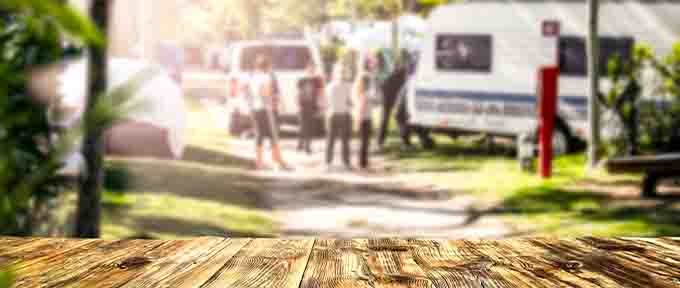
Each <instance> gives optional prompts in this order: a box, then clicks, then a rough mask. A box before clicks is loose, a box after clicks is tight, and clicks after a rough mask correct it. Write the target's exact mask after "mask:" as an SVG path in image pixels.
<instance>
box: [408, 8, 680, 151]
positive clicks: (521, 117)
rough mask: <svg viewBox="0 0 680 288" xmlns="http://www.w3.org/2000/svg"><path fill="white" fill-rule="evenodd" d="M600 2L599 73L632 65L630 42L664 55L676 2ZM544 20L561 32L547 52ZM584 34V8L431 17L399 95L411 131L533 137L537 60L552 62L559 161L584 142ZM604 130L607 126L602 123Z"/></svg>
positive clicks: (673, 33) (678, 19)
mask: <svg viewBox="0 0 680 288" xmlns="http://www.w3.org/2000/svg"><path fill="white" fill-rule="evenodd" d="M601 2H602V3H601V9H600V10H601V11H600V31H601V35H600V37H601V56H602V57H601V60H600V63H602V64H601V67H603V69H604V71H605V72H604V73H603V74H606V63H607V62H606V61H607V59H608V58H609V57H610V56H612V55H614V54H618V55H620V56H622V57H630V52H631V49H632V47H633V46H634V45H635V44H636V43H646V44H649V45H651V46H652V47H653V49H654V50H655V52H656V53H657V54H659V55H665V54H667V53H668V52H669V51H670V50H671V48H672V44H673V42H675V41H679V40H680V16H679V15H680V1H646V2H637V1H626V0H623V1H601ZM546 20H557V21H559V22H560V23H561V36H560V37H559V39H558V44H557V45H555V46H556V47H555V46H553V47H554V48H553V49H556V50H557V51H554V52H553V51H546V46H547V45H545V43H546V42H545V38H543V37H542V33H541V32H542V30H541V27H542V23H543V22H544V21H546ZM587 28H588V27H587V5H586V2H585V1H500V0H499V1H470V2H469V3H464V4H452V5H448V6H442V7H440V8H438V9H436V10H435V11H433V13H432V14H431V16H430V18H429V19H428V32H427V33H426V37H425V40H424V41H425V43H423V49H422V52H421V55H420V62H419V64H418V71H417V72H416V75H415V78H414V84H413V85H411V86H410V87H409V89H410V90H409V92H408V96H407V101H408V107H409V111H410V114H411V119H410V121H411V124H412V125H414V126H418V127H425V128H429V129H432V131H442V132H446V133H458V132H474V133H477V132H482V133H488V134H491V135H503V136H513V137H514V136H516V135H519V134H520V133H524V132H533V131H534V129H536V126H537V120H536V119H537V118H536V115H537V111H536V102H537V101H536V100H537V98H536V85H537V83H536V82H537V81H536V79H537V70H538V68H539V67H540V65H541V64H542V61H543V59H544V58H542V55H545V53H555V54H557V53H559V57H558V60H559V66H560V70H561V75H560V79H559V92H558V93H559V104H558V105H559V112H558V117H559V118H558V119H557V131H556V133H555V138H554V142H555V143H554V147H555V150H556V152H557V153H564V152H566V151H567V150H569V148H570V147H569V146H570V144H572V143H574V142H573V141H571V140H573V139H579V138H580V139H584V138H585V137H586V136H587V135H588V133H587V132H588V131H587V129H588V128H587V127H588V125H587V115H588V114H587V96H586V95H587V88H588V84H587V78H586V76H587V72H586V67H587V66H586V52H585V51H586V50H585V47H586V45H585V44H586V41H585V39H586V33H587V31H588V29H587ZM607 86H608V83H607V80H606V79H605V78H604V77H603V78H602V88H603V89H606V87H607ZM603 122H605V123H603V124H605V126H606V124H608V123H609V121H607V120H606V116H605V120H603ZM605 130H606V129H605ZM609 131H610V132H611V129H610V130H609ZM604 132H605V133H604V134H605V136H606V134H607V131H604Z"/></svg>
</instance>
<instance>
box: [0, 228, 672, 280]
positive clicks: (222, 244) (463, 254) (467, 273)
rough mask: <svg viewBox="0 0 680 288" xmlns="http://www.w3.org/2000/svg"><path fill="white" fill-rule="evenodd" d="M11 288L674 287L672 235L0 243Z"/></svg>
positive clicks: (0, 261)
mask: <svg viewBox="0 0 680 288" xmlns="http://www.w3.org/2000/svg"><path fill="white" fill-rule="evenodd" d="M0 267H4V268H7V267H11V269H13V271H14V272H15V274H16V275H17V282H16V287H551V288H552V287H680V239H671V238H665V239H599V238H579V239H548V238H531V239H514V240H500V241H446V240H399V239H375V240H368V239H356V240H330V239H225V238H197V239H193V240H176V241H162V240H124V241H104V240H66V239H44V238H43V239H41V238H28V239H26V238H0Z"/></svg>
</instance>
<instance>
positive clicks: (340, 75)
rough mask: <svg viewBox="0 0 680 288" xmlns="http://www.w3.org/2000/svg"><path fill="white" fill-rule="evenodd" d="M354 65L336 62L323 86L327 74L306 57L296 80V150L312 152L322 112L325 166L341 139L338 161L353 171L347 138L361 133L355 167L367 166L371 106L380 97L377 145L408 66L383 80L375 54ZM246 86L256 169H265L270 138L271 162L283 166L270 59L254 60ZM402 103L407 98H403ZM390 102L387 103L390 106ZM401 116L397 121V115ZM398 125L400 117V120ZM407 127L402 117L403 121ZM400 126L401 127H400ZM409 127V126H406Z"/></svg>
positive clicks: (276, 95)
mask: <svg viewBox="0 0 680 288" xmlns="http://www.w3.org/2000/svg"><path fill="white" fill-rule="evenodd" d="M362 62H363V63H360V65H359V66H358V67H359V69H358V71H357V72H356V73H354V71H353V69H351V68H350V67H346V65H343V64H342V63H338V64H336V65H335V67H334V69H333V73H332V74H333V75H332V76H331V81H330V82H329V83H328V85H327V86H326V84H325V83H326V81H325V79H324V78H325V77H324V76H323V75H322V74H320V73H318V71H317V67H316V65H315V64H314V63H313V62H311V61H310V63H308V65H307V68H306V75H305V77H303V78H302V79H300V80H299V81H298V83H297V86H298V99H297V100H298V105H299V108H300V109H299V111H300V115H299V119H300V133H299V141H298V151H305V152H307V153H310V154H311V152H312V141H313V137H314V135H315V133H316V131H315V130H316V128H317V127H318V125H317V124H316V121H317V120H318V119H319V116H320V115H323V118H325V119H326V121H327V127H328V130H327V133H326V134H327V139H326V151H325V152H326V155H325V156H326V159H325V160H326V164H327V167H328V169H331V167H332V164H333V160H334V156H335V145H336V143H337V142H340V145H341V155H342V164H344V167H345V168H346V169H347V170H352V169H353V166H352V161H351V157H350V152H351V149H350V139H351V137H352V134H353V131H355V129H354V128H356V129H357V130H358V132H359V136H360V137H359V138H360V142H361V144H360V149H359V151H358V152H359V153H358V164H359V169H361V170H367V169H369V166H370V165H369V149H370V147H371V138H372V134H373V131H372V130H373V123H372V115H373V106H374V105H375V102H376V99H378V98H382V99H380V100H382V101H381V102H382V104H383V105H384V106H385V107H384V109H383V110H384V111H385V113H386V114H385V113H383V121H382V122H383V123H382V125H381V126H380V128H381V132H380V133H379V137H378V143H379V144H380V145H383V144H384V141H385V137H386V131H387V122H389V117H390V116H389V115H390V113H391V110H392V107H393V106H394V105H395V104H396V102H398V101H397V98H398V97H397V95H398V94H399V91H400V90H401V88H402V87H403V85H404V82H405V81H406V68H403V67H399V68H397V69H395V70H394V72H393V73H390V74H389V75H388V76H387V77H385V78H384V79H380V76H379V73H378V72H379V68H380V67H379V66H380V65H382V64H381V63H380V60H379V58H378V57H367V58H366V60H365V61H362ZM248 82H249V84H248V85H246V86H245V87H244V89H245V90H244V91H243V92H246V93H245V95H247V97H248V98H249V102H250V105H251V108H252V117H253V122H254V123H255V129H256V141H255V147H256V148H255V150H256V169H262V168H264V162H263V153H264V151H263V144H264V141H265V140H267V139H269V140H270V142H271V153H272V160H273V161H274V162H276V164H278V166H279V168H281V169H284V170H287V169H290V166H288V164H287V163H286V161H285V160H284V159H283V156H282V154H281V149H280V146H279V139H278V124H277V123H276V122H277V121H276V120H277V108H276V107H277V106H278V101H279V97H280V96H279V93H278V84H277V81H276V76H275V75H274V73H273V72H272V70H271V64H270V60H269V59H267V58H266V57H265V56H264V55H259V56H257V57H256V59H255V71H254V73H253V74H252V76H251V78H250V81H248ZM401 102H405V101H401ZM388 106H389V107H388ZM403 106H404V108H403V109H399V110H400V111H399V113H398V115H397V116H398V117H397V118H403V117H399V116H402V115H399V114H404V113H405V105H403ZM398 120H401V119H398ZM398 122H400V124H402V123H401V122H402V121H398ZM400 126H406V125H405V121H404V125H400ZM403 129H404V128H402V130H403ZM406 129H408V128H406Z"/></svg>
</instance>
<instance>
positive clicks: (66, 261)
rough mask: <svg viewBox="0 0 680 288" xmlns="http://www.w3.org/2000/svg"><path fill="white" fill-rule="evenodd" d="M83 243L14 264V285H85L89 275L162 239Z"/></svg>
mask: <svg viewBox="0 0 680 288" xmlns="http://www.w3.org/2000/svg"><path fill="white" fill-rule="evenodd" d="M82 243H83V245H78V246H77V247H75V248H72V249H68V250H66V251H63V252H59V253H50V254H49V255H46V256H43V257H40V258H36V259H29V260H27V261H22V262H21V263H19V264H18V265H16V266H15V271H16V274H17V275H18V278H17V281H16V286H17V287H74V286H75V287H88V286H86V285H84V284H83V283H90V280H89V278H91V277H97V276H96V273H101V272H104V271H107V270H111V269H117V268H118V267H117V266H116V264H117V263H119V262H121V261H123V260H125V259H126V258H129V257H132V256H135V255H140V254H143V253H146V252H147V251H150V250H153V249H155V248H157V247H159V246H161V245H162V244H163V243H164V242H163V241H144V240H126V241H102V240H85V241H82Z"/></svg>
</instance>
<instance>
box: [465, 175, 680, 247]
mask: <svg viewBox="0 0 680 288" xmlns="http://www.w3.org/2000/svg"><path fill="white" fill-rule="evenodd" d="M631 184H635V185H639V183H636V182H630V181H621V182H614V183H607V184H601V186H600V187H601V188H603V189H604V190H605V191H592V190H569V189H565V188H558V187H553V186H551V185H544V186H540V187H533V188H526V189H522V190H519V191H516V192H515V193H514V195H513V196H511V197H507V198H505V199H504V200H503V201H502V203H500V204H499V205H497V206H496V207H493V208H491V209H488V210H486V211H478V215H479V216H483V215H505V216H511V217H520V216H525V217H533V218H531V219H546V218H547V219H552V220H551V221H554V222H555V223H544V224H546V225H557V226H560V224H559V222H560V221H562V224H561V225H562V227H561V228H559V229H562V228H564V229H574V231H578V229H579V226H581V225H583V226H587V225H591V224H592V225H610V226H611V228H608V229H610V230H608V233H611V234H614V235H618V236H631V237H633V236H647V237H661V236H674V235H680V193H677V190H678V189H677V187H666V188H667V189H670V190H675V191H673V192H672V193H670V194H665V195H662V196H659V197H657V198H642V197H641V196H639V193H638V194H629V195H616V194H610V193H607V192H606V190H607V189H608V188H611V187H619V188H618V189H621V187H630V185H631ZM638 191H639V190H638ZM537 221H540V220H537ZM565 223H567V224H565ZM568 223H571V225H572V226H574V227H567V226H568V225H569V224H568ZM585 231H586V230H584V232H583V233H581V234H589V233H586V232H585ZM639 233H642V234H644V235H640V234H639Z"/></svg>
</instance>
